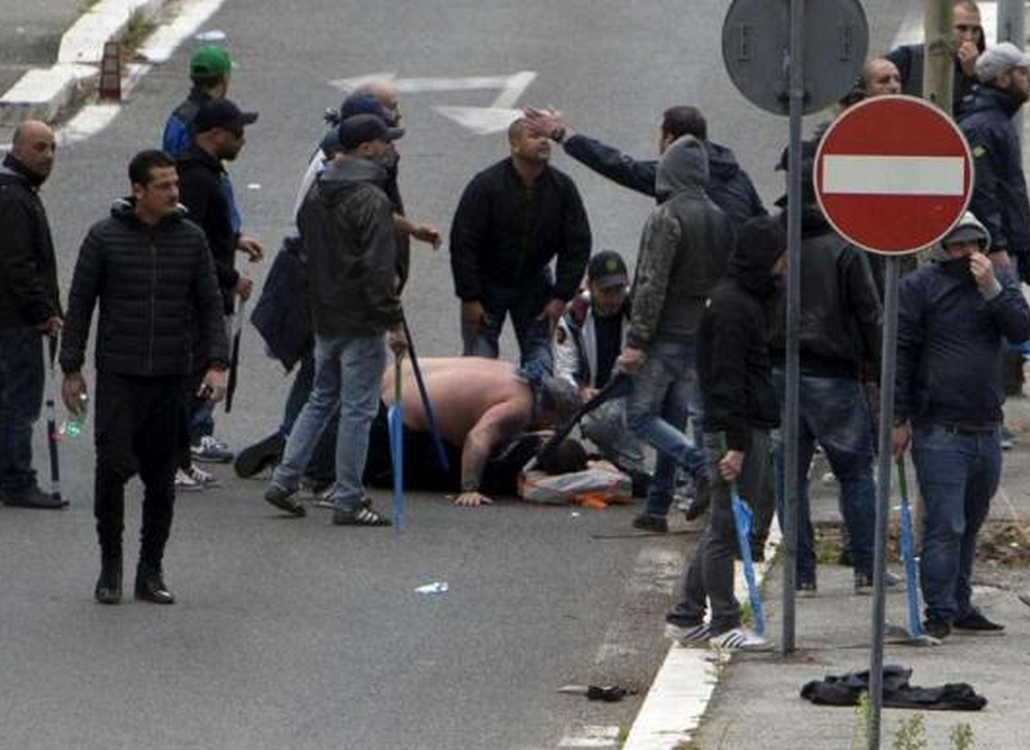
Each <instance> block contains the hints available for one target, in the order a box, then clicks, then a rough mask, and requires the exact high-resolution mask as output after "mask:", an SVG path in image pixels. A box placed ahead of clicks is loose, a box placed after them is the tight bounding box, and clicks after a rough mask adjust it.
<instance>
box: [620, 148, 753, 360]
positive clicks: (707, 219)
mask: <svg viewBox="0 0 1030 750" xmlns="http://www.w3.org/2000/svg"><path fill="white" fill-rule="evenodd" d="M707 184H708V157H707V155H706V153H705V149H704V146H703V145H702V144H701V142H700V141H698V140H697V139H696V138H694V137H693V136H689V135H688V136H683V137H682V138H680V139H679V140H677V141H676V142H675V143H673V144H672V145H671V146H669V148H668V149H666V151H665V154H664V155H663V156H662V160H661V163H660V164H659V165H658V177H657V181H656V188H657V196H658V200H659V205H658V207H657V208H655V210H654V211H652V212H651V216H650V217H649V218H648V220H647V223H646V224H645V225H644V231H643V235H642V236H641V238H640V254H639V256H638V258H637V272H636V277H635V278H634V281H633V291H632V298H633V303H632V305H633V319H632V322H631V324H630V330H629V335H628V337H627V343H628V344H629V345H630V346H632V347H634V348H637V349H647V347H648V346H649V345H650V344H651V343H652V342H654V341H675V342H686V343H692V342H693V340H694V336H695V334H696V332H697V326H698V322H699V321H700V319H701V314H702V312H703V311H704V308H705V304H706V302H707V300H708V293H709V292H710V291H711V289H712V287H714V286H715V283H716V282H717V281H718V280H719V278H720V277H722V275H723V273H724V272H725V270H726V260H727V258H728V257H729V254H730V250H731V249H732V247H733V230H732V228H731V225H730V222H729V219H727V218H726V215H725V214H724V213H723V212H722V211H721V210H720V209H719V207H718V206H716V205H715V204H714V203H713V202H712V201H711V200H710V199H709V198H708V197H707V195H706V194H705V187H706V186H707Z"/></svg>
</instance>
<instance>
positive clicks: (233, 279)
mask: <svg viewBox="0 0 1030 750" xmlns="http://www.w3.org/2000/svg"><path fill="white" fill-rule="evenodd" d="M257 118H258V116H257V113H256V112H243V111H242V110H241V109H240V108H239V107H238V106H236V105H235V104H234V103H233V102H231V101H229V100H228V99H214V100H211V101H208V102H205V103H204V104H203V105H202V106H201V108H200V110H199V111H198V112H197V116H196V117H195V118H194V120H193V131H194V134H193V142H192V144H191V145H190V146H189V148H187V149H186V150H185V151H183V152H182V153H180V154H179V156H178V158H177V163H176V167H177V169H178V172H179V192H180V200H181V201H182V204H183V205H184V206H186V209H187V210H188V211H189V214H188V216H187V218H189V219H190V221H192V222H194V223H195V224H197V225H199V226H200V228H201V229H203V230H204V236H205V237H206V239H207V244H208V247H209V248H210V249H211V257H212V258H213V259H214V263H215V271H216V272H217V274H218V286H219V288H220V290H221V292H222V301H223V311H224V313H225V315H226V324H227V326H228V322H229V320H230V319H231V316H232V314H233V310H234V309H235V298H236V297H239V298H240V299H247V298H249V297H250V293H251V290H252V288H253V282H252V281H251V280H250V279H248V278H247V277H246V276H243V275H241V274H240V273H239V271H237V270H236V268H235V265H236V264H235V256H236V251H237V250H240V251H243V252H245V250H244V244H245V243H246V242H247V239H246V238H244V239H243V240H242V241H241V235H240V233H239V231H238V229H237V228H235V227H234V225H233V207H232V201H231V198H230V196H229V194H228V193H227V191H226V189H225V183H226V181H227V180H228V173H227V172H226V169H225V164H226V163H227V162H231V161H233V160H235V159H236V157H237V156H238V155H239V153H240V150H241V149H242V148H243V144H244V142H245V138H244V128H245V126H247V125H251V124H253V123H254V122H256V121H257ZM250 258H251V261H252V262H253V261H255V260H256V259H258V258H260V254H258V255H257V256H255V255H253V254H250ZM202 375H203V373H197V374H196V378H195V380H196V381H197V382H198V383H199V378H200V376H202ZM195 390H196V389H195V388H193V389H191V392H190V393H189V394H188V396H189V407H188V410H189V416H188V418H187V420H186V423H187V425H188V427H189V438H190V440H189V442H190V446H191V448H190V449H189V450H184V455H183V457H182V461H181V463H180V467H179V472H178V474H177V475H176V486H177V487H178V489H179V490H182V491H190V490H200V489H203V487H204V485H205V484H207V483H210V482H211V481H212V480H213V477H212V476H211V475H210V474H209V473H208V472H206V471H203V470H202V469H200V468H198V467H196V466H194V465H193V461H194V460H196V461H208V462H214V463H225V462H227V461H231V460H232V458H233V454H232V451H230V450H229V447H228V446H227V445H225V443H223V442H222V441H221V440H219V439H218V438H216V437H215V436H214V428H215V424H214V419H213V416H212V414H213V407H212V404H211V401H210V400H209V399H206V398H199V397H196V396H194V395H193V392H194V391H195ZM191 454H192V455H191Z"/></svg>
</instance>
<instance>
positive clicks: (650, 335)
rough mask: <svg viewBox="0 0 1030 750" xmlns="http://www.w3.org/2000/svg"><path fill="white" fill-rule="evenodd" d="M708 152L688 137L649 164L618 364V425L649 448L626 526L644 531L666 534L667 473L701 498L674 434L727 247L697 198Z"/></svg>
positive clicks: (682, 418)
mask: <svg viewBox="0 0 1030 750" xmlns="http://www.w3.org/2000/svg"><path fill="white" fill-rule="evenodd" d="M707 184H708V156H707V154H706V152H705V149H704V146H703V144H702V143H701V141H699V140H698V139H697V138H694V137H693V136H691V135H685V136H682V137H681V138H679V139H678V140H676V141H675V142H674V143H672V145H670V146H669V147H668V148H667V149H666V150H665V153H664V154H663V155H662V160H661V162H660V163H659V164H658V176H657V181H656V190H657V196H658V201H659V204H658V206H657V207H656V208H655V209H654V211H652V212H651V216H650V217H649V218H648V220H647V223H646V224H645V225H644V231H643V236H642V237H641V241H640V256H639V258H638V259H637V272H636V278H635V279H634V281H633V290H632V293H631V294H632V301H631V304H632V307H633V318H632V320H631V321H630V329H629V334H628V335H627V337H626V346H625V348H624V349H623V351H622V354H621V355H620V357H619V360H618V366H620V367H621V368H622V369H623V370H625V371H626V372H629V373H631V374H632V375H633V392H632V393H631V394H630V395H629V396H628V398H627V402H626V421H627V423H628V425H629V428H630V429H631V430H633V432H634V433H635V434H636V436H637V437H639V438H640V439H641V440H646V441H647V442H648V443H649V444H650V445H651V446H652V447H653V448H654V449H655V450H656V451H657V452H658V462H657V464H656V466H655V472H654V477H653V479H652V480H651V486H650V488H649V490H648V494H647V506H646V508H645V510H644V512H643V513H641V514H640V515H639V516H637V517H636V518H635V519H634V520H633V526H634V527H635V528H638V529H642V530H645V531H655V532H658V533H663V532H665V531H668V528H669V526H668V521H667V520H666V516H667V515H668V512H669V505H670V504H671V503H672V489H673V480H674V479H675V475H676V469H677V468H683V469H684V470H686V471H687V472H688V473H689V474H691V475H692V476H693V477H694V479H695V484H696V488H697V495H698V498H697V499H698V501H701V502H704V500H703V498H704V496H705V495H706V492H707V486H708V481H707V476H706V465H707V462H706V458H705V454H704V450H703V449H702V448H701V447H699V446H696V445H695V444H694V443H693V442H691V441H690V440H689V439H688V438H687V437H686V436H685V435H684V434H683V430H684V428H685V427H686V424H687V416H688V413H689V405H690V402H691V400H692V398H693V396H694V392H695V391H696V389H697V373H696V370H695V367H694V344H695V338H696V336H697V328H698V323H699V321H700V320H701V315H702V314H703V312H704V309H705V305H706V304H707V301H708V294H709V292H710V291H711V289H712V287H714V286H715V283H716V282H717V281H718V280H719V278H720V277H721V276H722V275H723V273H724V272H725V270H726V261H727V258H728V257H729V254H730V251H731V249H732V247H733V230H732V228H731V227H730V223H729V219H727V218H726V215H725V214H724V213H723V212H722V211H721V210H720V209H719V208H718V206H716V205H715V204H714V203H713V202H712V201H711V199H709V198H708V196H707V195H706V194H705V187H706V186H707Z"/></svg>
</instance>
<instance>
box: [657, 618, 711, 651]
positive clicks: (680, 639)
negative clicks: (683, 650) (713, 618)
mask: <svg viewBox="0 0 1030 750" xmlns="http://www.w3.org/2000/svg"><path fill="white" fill-rule="evenodd" d="M711 635H712V628H711V625H709V624H708V623H707V622H703V623H701V624H700V625H690V626H684V625H675V624H674V623H671V622H667V623H665V637H666V638H668V639H669V640H670V641H676V643H678V644H680V645H681V646H693V645H696V644H698V643H701V642H703V641H707V640H708V639H709V638H710V637H711Z"/></svg>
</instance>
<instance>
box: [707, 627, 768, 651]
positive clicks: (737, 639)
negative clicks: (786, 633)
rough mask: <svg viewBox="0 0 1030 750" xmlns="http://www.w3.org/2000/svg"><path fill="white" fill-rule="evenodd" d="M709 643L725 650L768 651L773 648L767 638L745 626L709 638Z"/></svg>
mask: <svg viewBox="0 0 1030 750" xmlns="http://www.w3.org/2000/svg"><path fill="white" fill-rule="evenodd" d="M708 645H709V646H711V647H712V648H717V649H721V650H723V651H768V650H770V649H771V648H772V646H771V645H770V643H769V641H767V640H765V638H763V637H762V636H760V635H757V634H756V633H753V632H751V631H750V630H745V629H744V628H733V630H727V631H726V632H725V633H722V634H720V635H717V636H715V637H714V638H709V639H708Z"/></svg>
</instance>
